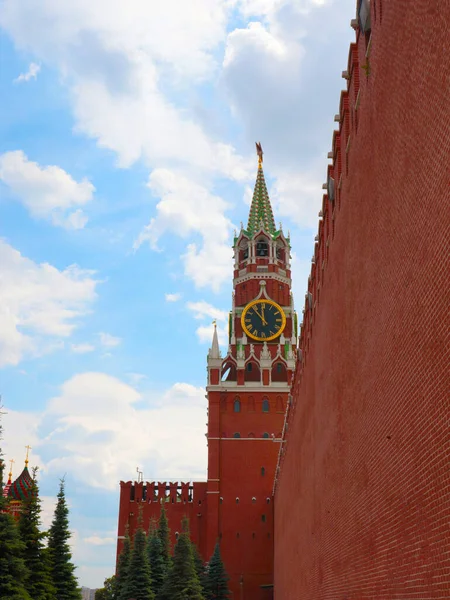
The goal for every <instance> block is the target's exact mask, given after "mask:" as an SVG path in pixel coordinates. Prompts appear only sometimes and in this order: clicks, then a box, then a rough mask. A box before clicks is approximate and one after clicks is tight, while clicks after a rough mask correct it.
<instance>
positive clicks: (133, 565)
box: [122, 511, 155, 600]
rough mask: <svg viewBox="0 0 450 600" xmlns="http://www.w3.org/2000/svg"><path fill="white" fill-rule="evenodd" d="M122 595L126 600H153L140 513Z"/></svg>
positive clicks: (153, 595)
mask: <svg viewBox="0 0 450 600" xmlns="http://www.w3.org/2000/svg"><path fill="white" fill-rule="evenodd" d="M122 595H123V596H124V597H125V598H126V600H131V599H133V600H154V599H155V594H154V593H153V590H152V578H151V571H150V564H149V562H148V555H147V549H146V540H145V532H144V529H143V527H142V511H141V512H140V514H139V520H138V527H137V529H136V532H135V534H134V540H133V549H132V551H131V557H130V568H129V570H128V577H127V580H126V582H125V584H124V589H123V592H122Z"/></svg>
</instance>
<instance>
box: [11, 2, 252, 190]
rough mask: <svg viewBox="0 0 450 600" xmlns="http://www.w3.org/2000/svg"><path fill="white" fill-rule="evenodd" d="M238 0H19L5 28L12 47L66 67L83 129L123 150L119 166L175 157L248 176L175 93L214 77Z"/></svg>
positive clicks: (235, 156) (234, 175)
mask: <svg viewBox="0 0 450 600" xmlns="http://www.w3.org/2000/svg"><path fill="white" fill-rule="evenodd" d="M231 5H232V2H228V1H225V2H224V1H223V0H193V1H192V2H189V3H180V2H179V0H168V1H166V2H164V3H163V4H162V5H161V6H159V8H158V10H157V11H155V10H154V6H153V4H152V3H148V2H146V1H145V0H131V2H128V3H127V4H126V5H125V4H121V3H116V4H115V5H114V6H111V4H110V3H108V2H107V1H106V0H97V1H96V2H85V1H81V2H76V3H75V4H73V5H70V4H68V3H63V4H61V3H59V2H55V1H54V0H51V1H50V2H46V3H45V4H43V5H39V7H38V6H37V5H35V3H33V2H32V1H30V0H18V1H17V2H13V3H7V4H6V5H5V6H4V7H3V11H2V15H1V17H0V24H1V25H2V26H3V27H4V28H5V29H6V30H7V31H8V32H9V34H10V35H11V36H12V37H13V39H14V41H15V43H16V44H17V45H18V46H19V47H22V48H26V49H27V50H31V51H32V52H34V54H35V55H36V56H38V57H40V59H41V60H43V61H45V62H48V63H49V64H51V65H52V66H54V67H56V68H57V69H59V70H60V72H61V73H62V74H63V75H64V82H65V83H66V84H67V85H68V86H69V88H70V92H71V98H72V102H73V111H74V115H75V118H76V121H77V128H78V130H79V131H81V132H83V133H85V134H86V135H88V136H90V137H92V138H95V139H96V140H97V141H98V144H99V145H100V146H102V147H105V148H108V149H110V150H113V151H114V152H116V153H117V156H118V159H119V162H120V164H121V165H122V166H129V165H131V164H133V163H134V162H135V161H136V160H138V159H140V158H143V159H144V160H146V161H147V162H148V163H150V164H152V165H155V164H156V165H158V164H161V161H176V162H182V163H185V164H188V165H194V166H196V167H199V168H202V169H205V170H207V171H212V172H217V173H225V174H226V175H227V176H230V177H232V178H235V179H242V178H243V177H245V176H246V170H245V163H244V162H243V160H242V158H241V157H240V156H239V155H238V154H237V153H236V151H235V150H234V148H233V147H232V145H230V144H226V143H219V142H217V141H214V140H213V139H211V138H210V137H209V135H208V133H207V132H205V131H204V130H203V128H202V127H201V125H200V124H199V123H198V122H197V121H196V119H195V114H194V112H191V111H190V110H189V107H188V106H187V105H186V103H185V102H182V101H181V102H178V103H175V102H173V100H172V99H171V96H174V95H178V97H179V91H180V89H184V88H186V87H189V88H192V86H193V85H194V86H195V85H196V84H201V83H202V82H204V81H205V80H206V79H208V78H211V77H212V76H213V75H214V73H215V72H216V69H217V68H218V64H217V62H216V59H215V53H216V52H217V48H218V46H219V45H220V44H222V43H223V41H224V39H225V37H226V28H227V19H228V16H229V14H230V10H231V8H232V6H231Z"/></svg>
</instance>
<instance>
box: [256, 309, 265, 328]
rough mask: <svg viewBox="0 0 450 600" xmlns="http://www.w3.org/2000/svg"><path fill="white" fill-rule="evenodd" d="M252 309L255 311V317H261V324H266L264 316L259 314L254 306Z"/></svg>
mask: <svg viewBox="0 0 450 600" xmlns="http://www.w3.org/2000/svg"><path fill="white" fill-rule="evenodd" d="M253 310H254V311H255V314H256V316H257V317H259V318H260V319H261V322H262V324H263V325H267V321H266V320H265V318H264V317H263V316H261V315H260V314H259V312H258V311H257V310H256V308H253Z"/></svg>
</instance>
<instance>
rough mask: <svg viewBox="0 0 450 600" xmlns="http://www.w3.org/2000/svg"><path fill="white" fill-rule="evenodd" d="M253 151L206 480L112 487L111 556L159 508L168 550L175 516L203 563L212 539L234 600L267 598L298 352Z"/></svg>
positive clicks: (285, 246)
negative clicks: (115, 514) (276, 492)
mask: <svg viewBox="0 0 450 600" xmlns="http://www.w3.org/2000/svg"><path fill="white" fill-rule="evenodd" d="M257 151H258V157H259V159H258V173H257V177H256V184H255V189H254V193H253V199H252V203H251V207H250V214H249V218H248V224H247V227H246V228H245V229H244V228H243V227H242V228H241V231H240V232H239V235H237V236H235V238H234V244H233V247H234V274H233V299H232V308H231V311H230V315H229V340H228V342H229V344H228V349H227V352H226V355H225V356H222V355H221V352H220V349H219V341H218V335H217V329H216V328H215V329H214V336H213V341H212V346H211V348H210V350H209V353H208V364H207V370H208V381H207V388H206V389H207V398H208V431H207V442H208V476H207V481H206V482H205V481H199V482H178V481H172V482H161V481H159V482H156V481H153V482H148V481H147V482H144V481H142V480H141V481H137V482H136V481H135V482H131V481H127V482H124V481H121V482H120V488H121V489H120V508H119V525H118V543H117V555H119V554H120V551H121V549H122V546H123V540H124V536H125V535H126V531H127V527H128V531H129V533H130V536H131V537H132V536H133V534H134V531H135V530H136V527H137V524H138V515H139V514H140V513H142V517H143V525H144V528H145V529H147V528H148V526H149V523H150V520H151V518H152V517H155V518H158V517H159V514H160V510H161V504H164V506H165V508H166V514H167V517H168V520H169V526H170V530H171V537H172V547H173V545H174V544H175V543H176V539H177V537H178V532H179V531H181V520H182V518H183V517H184V516H187V517H188V518H189V522H190V534H191V539H192V541H193V542H194V543H195V544H196V545H197V547H198V549H199V551H200V554H201V556H202V557H203V559H204V560H205V561H207V560H209V558H210V557H211V555H212V553H213V550H214V546H215V544H216V542H217V541H218V540H219V542H220V551H221V555H222V559H223V562H224V564H225V568H226V570H227V572H228V574H229V576H230V581H229V587H230V590H231V591H232V596H231V597H232V598H233V599H234V600H269V599H270V598H272V593H273V554H274V553H273V547H274V508H273V496H272V494H273V489H274V479H275V470H276V468H277V459H278V455H279V452H280V447H281V444H282V440H281V438H282V432H283V426H284V417H285V412H286V405H287V402H288V397H289V390H290V383H291V380H292V376H293V373H294V369H295V363H296V344H297V319H296V315H295V312H294V302H293V298H292V294H291V271H290V243H289V236H288V237H286V236H285V235H284V233H283V231H282V229H281V226H280V227H279V228H278V229H277V228H276V227H275V220H274V217H273V212H272V207H271V205H270V200H269V195H268V193H267V187H266V182H265V179H264V172H263V164H262V163H263V154H262V149H261V146H260V144H257ZM174 442H175V440H174ZM182 452H183V450H182V448H180V454H181V453H182Z"/></svg>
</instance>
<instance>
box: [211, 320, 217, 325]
mask: <svg viewBox="0 0 450 600" xmlns="http://www.w3.org/2000/svg"><path fill="white" fill-rule="evenodd" d="M212 324H213V325H214V327H217V321H216V319H214V321H213V322H212Z"/></svg>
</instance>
